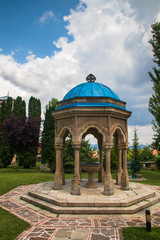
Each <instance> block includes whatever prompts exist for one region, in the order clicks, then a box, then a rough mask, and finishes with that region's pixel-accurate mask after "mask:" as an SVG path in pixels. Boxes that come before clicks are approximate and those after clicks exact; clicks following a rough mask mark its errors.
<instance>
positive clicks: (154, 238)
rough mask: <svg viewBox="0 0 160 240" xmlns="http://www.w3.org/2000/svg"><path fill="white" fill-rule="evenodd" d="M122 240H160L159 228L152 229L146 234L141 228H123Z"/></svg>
mask: <svg viewBox="0 0 160 240" xmlns="http://www.w3.org/2000/svg"><path fill="white" fill-rule="evenodd" d="M122 234H123V238H124V240H160V228H159V227H154V228H152V230H151V232H147V231H146V229H145V228H142V227H129V228H123V229H122Z"/></svg>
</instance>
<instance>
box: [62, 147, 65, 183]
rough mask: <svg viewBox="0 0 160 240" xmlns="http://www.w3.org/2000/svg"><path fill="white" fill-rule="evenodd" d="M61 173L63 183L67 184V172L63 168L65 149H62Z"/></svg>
mask: <svg viewBox="0 0 160 240" xmlns="http://www.w3.org/2000/svg"><path fill="white" fill-rule="evenodd" d="M61 173H62V184H63V185H65V173H64V168H63V149H62V151H61Z"/></svg>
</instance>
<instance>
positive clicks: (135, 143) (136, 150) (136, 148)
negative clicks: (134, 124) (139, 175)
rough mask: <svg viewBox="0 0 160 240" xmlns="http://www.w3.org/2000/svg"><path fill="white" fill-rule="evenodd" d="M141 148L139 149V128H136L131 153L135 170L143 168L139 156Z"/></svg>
mask: <svg viewBox="0 0 160 240" xmlns="http://www.w3.org/2000/svg"><path fill="white" fill-rule="evenodd" d="M139 154H140V150H139V142H138V136H137V129H136V128H135V129H134V137H133V149H132V153H131V160H132V166H131V168H132V169H134V172H135V173H136V172H138V171H139V170H140V169H141V163H140V158H139Z"/></svg>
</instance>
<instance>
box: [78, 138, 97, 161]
mask: <svg viewBox="0 0 160 240" xmlns="http://www.w3.org/2000/svg"><path fill="white" fill-rule="evenodd" d="M80 158H81V161H82V162H97V158H93V156H92V148H91V144H90V143H89V140H85V139H82V147H81V154H80Z"/></svg>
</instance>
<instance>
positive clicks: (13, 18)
mask: <svg viewBox="0 0 160 240" xmlns="http://www.w3.org/2000/svg"><path fill="white" fill-rule="evenodd" d="M77 4H78V1H77V0H58V1H57V0H45V1H44V0H27V1H26V0H1V1H0V32H1V37H0V46H1V49H3V52H4V53H5V54H10V53H11V52H12V51H14V52H15V54H14V58H15V59H16V60H17V61H18V62H21V63H23V62H25V61H26V59H25V56H26V55H27V54H28V51H33V52H34V54H36V56H37V57H41V58H44V57H45V56H46V55H49V56H51V55H52V53H53V51H54V50H56V47H55V46H54V45H53V40H57V39H58V38H59V37H61V36H67V37H68V35H67V29H66V28H65V25H67V23H64V21H63V17H64V16H65V15H68V14H69V13H70V9H71V8H75V7H76V5H77ZM71 39H72V37H71V36H70V37H69V40H71Z"/></svg>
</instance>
